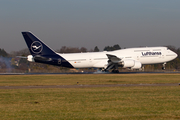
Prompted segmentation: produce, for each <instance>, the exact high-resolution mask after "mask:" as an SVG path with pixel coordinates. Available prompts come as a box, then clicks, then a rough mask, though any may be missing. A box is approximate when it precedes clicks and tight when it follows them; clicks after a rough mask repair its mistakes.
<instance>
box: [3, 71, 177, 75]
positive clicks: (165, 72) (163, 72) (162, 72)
mask: <svg viewBox="0 0 180 120" xmlns="http://www.w3.org/2000/svg"><path fill="white" fill-rule="evenodd" d="M169 73H179V74H180V71H158V72H157V71H156V72H153V71H150V72H139V71H138V72H134V71H132V72H131V71H128V72H119V73H111V72H63V73H0V75H45V74H52V75H53V74H54V75H58V74H169Z"/></svg>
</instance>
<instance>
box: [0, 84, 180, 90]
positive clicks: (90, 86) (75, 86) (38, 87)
mask: <svg viewBox="0 0 180 120" xmlns="http://www.w3.org/2000/svg"><path fill="white" fill-rule="evenodd" d="M145 86H146V87H147V86H179V83H162V84H104V85H78V84H77V85H45V86H0V89H47V88H97V87H145Z"/></svg>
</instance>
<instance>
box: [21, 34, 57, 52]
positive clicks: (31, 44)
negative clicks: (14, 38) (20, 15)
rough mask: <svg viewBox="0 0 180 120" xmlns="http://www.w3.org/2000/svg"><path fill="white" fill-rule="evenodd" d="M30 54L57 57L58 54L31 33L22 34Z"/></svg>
mask: <svg viewBox="0 0 180 120" xmlns="http://www.w3.org/2000/svg"><path fill="white" fill-rule="evenodd" d="M22 35H23V37H24V39H25V41H26V44H27V46H28V48H29V51H30V53H31V54H32V55H33V56H35V55H56V53H55V52H54V51H53V50H52V49H51V48H50V47H48V46H47V45H46V44H45V43H43V42H42V41H41V40H40V39H39V38H37V37H36V36H35V35H33V34H32V33H31V32H22Z"/></svg>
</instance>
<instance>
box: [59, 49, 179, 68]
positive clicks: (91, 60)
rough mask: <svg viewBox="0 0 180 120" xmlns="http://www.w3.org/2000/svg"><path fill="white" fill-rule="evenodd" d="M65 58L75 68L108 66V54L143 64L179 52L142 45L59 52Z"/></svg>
mask: <svg viewBox="0 0 180 120" xmlns="http://www.w3.org/2000/svg"><path fill="white" fill-rule="evenodd" d="M57 54H58V55H60V56H62V57H63V58H65V59H66V60H67V61H68V62H69V63H70V64H71V65H72V66H73V67H74V68H90V67H95V68H106V67H107V65H108V60H109V59H108V57H107V54H110V55H115V56H116V57H118V58H120V59H121V60H120V61H119V62H121V61H125V60H134V61H139V62H140V63H141V64H142V65H143V64H157V63H166V62H168V61H171V60H173V59H175V58H176V57H177V54H176V53H174V52H173V51H171V50H169V49H168V48H167V47H141V48H127V49H121V50H115V51H111V52H107V51H104V52H89V53H71V54H59V53H57Z"/></svg>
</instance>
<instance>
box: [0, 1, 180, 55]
mask: <svg viewBox="0 0 180 120" xmlns="http://www.w3.org/2000/svg"><path fill="white" fill-rule="evenodd" d="M179 6H180V1H179V0H52V1H50V0H29V1H27V0H0V48H3V49H5V50H6V51H7V52H11V51H18V50H21V49H24V48H26V47H27V46H26V44H25V41H24V40H23V37H22V35H21V32H22V31H31V32H33V33H34V34H35V35H36V36H38V37H39V38H40V39H41V40H43V41H44V42H45V43H46V44H47V45H49V46H50V47H51V48H52V49H54V50H57V49H60V48H61V47H62V46H68V47H86V48H88V49H94V47H95V46H98V47H99V48H100V50H103V48H104V47H105V46H107V45H110V46H113V45H115V44H119V45H120V46H121V47H122V48H125V47H126V48H127V47H139V46H166V45H172V46H175V47H176V48H179V47H180V7H179Z"/></svg>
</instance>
